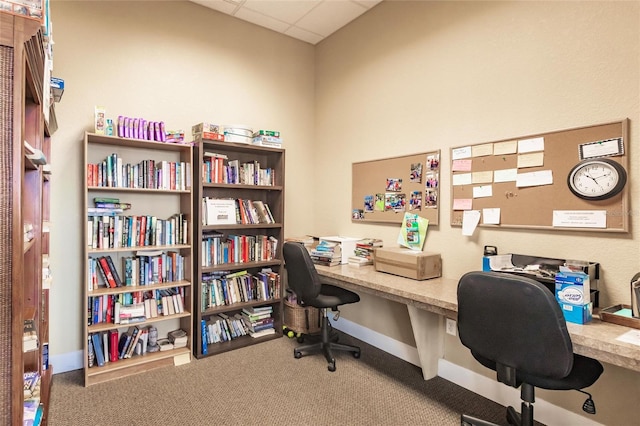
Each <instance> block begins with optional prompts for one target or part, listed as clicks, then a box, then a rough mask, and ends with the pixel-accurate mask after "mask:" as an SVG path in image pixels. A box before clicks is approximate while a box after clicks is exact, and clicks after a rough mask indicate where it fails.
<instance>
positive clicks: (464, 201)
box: [453, 198, 473, 210]
mask: <svg viewBox="0 0 640 426" xmlns="http://www.w3.org/2000/svg"><path fill="white" fill-rule="evenodd" d="M472 202H473V200H472V199H471V198H454V199H453V209H454V210H471V204H472Z"/></svg>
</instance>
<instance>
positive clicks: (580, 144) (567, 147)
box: [450, 119, 630, 232]
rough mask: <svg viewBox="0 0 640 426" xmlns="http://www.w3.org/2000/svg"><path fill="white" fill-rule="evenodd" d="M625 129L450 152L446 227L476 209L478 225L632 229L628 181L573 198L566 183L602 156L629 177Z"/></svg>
mask: <svg viewBox="0 0 640 426" xmlns="http://www.w3.org/2000/svg"><path fill="white" fill-rule="evenodd" d="M628 129H629V120H628V119H624V120H621V121H616V122H612V123H606V124H598V125H591V126H585V127H579V128H573V129H567V130H560V131H554V132H547V133H540V134H535V135H528V136H522V137H516V138H512V139H506V140H501V141H495V142H484V143H480V144H475V145H467V146H460V147H454V148H451V164H450V170H451V194H452V196H451V225H453V226H462V224H463V217H464V215H465V213H464V212H465V211H467V210H469V211H471V210H473V211H479V212H480V221H479V224H478V226H487V227H499V228H500V227H501V228H528V229H562V230H566V231H580V232H585V231H599V232H629V215H628V207H627V206H628V186H629V185H628V183H627V184H626V185H625V186H624V187H623V189H622V190H621V191H620V192H618V193H617V194H616V195H613V196H610V197H609V198H606V199H591V200H590V199H583V198H580V197H578V196H576V195H574V193H572V191H571V190H570V188H569V183H568V181H569V175H570V173H571V172H572V170H573V169H574V167H575V166H576V165H577V164H578V163H580V162H581V161H582V160H602V159H603V158H606V160H604V161H614V162H616V163H618V164H620V165H622V167H623V169H624V170H626V174H627V176H628V174H629V172H630V171H629V170H628V155H629V153H628V149H629V140H628ZM605 148H606V149H605ZM624 170H623V173H622V174H623V175H624ZM596 173H597V174H596ZM593 175H594V176H596V177H598V178H600V176H602V175H603V173H602V172H600V171H598V172H596V171H594V172H593ZM588 178H589V179H592V178H591V177H588ZM602 179H606V177H603V178H602ZM592 180H594V181H595V179H592ZM592 217H596V218H597V219H595V220H591V218H592Z"/></svg>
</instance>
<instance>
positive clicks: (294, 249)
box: [282, 242, 360, 371]
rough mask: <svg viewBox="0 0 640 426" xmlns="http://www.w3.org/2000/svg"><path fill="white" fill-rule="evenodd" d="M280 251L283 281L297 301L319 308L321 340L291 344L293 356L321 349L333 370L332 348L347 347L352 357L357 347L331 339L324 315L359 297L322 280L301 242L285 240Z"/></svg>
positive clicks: (329, 367) (358, 355)
mask: <svg viewBox="0 0 640 426" xmlns="http://www.w3.org/2000/svg"><path fill="white" fill-rule="evenodd" d="M282 253H283V256H284V260H285V268H286V270H287V284H288V286H289V288H290V289H291V290H293V292H294V293H295V294H296V296H297V297H298V302H299V303H302V304H304V305H306V306H313V307H315V308H318V309H321V310H322V323H321V325H320V337H321V340H320V341H319V342H317V343H312V344H307V345H302V346H299V347H297V348H295V349H294V350H293V356H294V357H295V358H302V357H303V356H304V355H308V354H311V353H315V352H320V351H321V352H322V353H323V354H324V356H325V358H326V360H327V362H328V363H329V365H328V367H327V368H328V370H329V371H335V370H336V360H335V358H334V356H333V350H339V351H347V352H350V353H351V354H352V355H353V356H354V357H355V358H360V348H359V347H357V346H352V345H344V344H341V343H338V342H336V341H332V337H331V334H330V329H331V326H330V325H329V318H328V316H327V309H331V310H332V311H337V312H338V313H339V311H338V307H339V306H341V305H346V304H348V303H357V302H359V301H360V296H358V295H357V294H356V293H354V292H352V291H349V290H347V289H344V288H341V287H336V286H333V285H330V284H325V283H322V281H321V280H320V276H319V275H318V272H317V271H316V267H315V265H314V264H313V261H312V260H311V256H310V255H309V252H308V251H307V249H306V248H305V247H304V246H303V245H302V244H300V243H294V242H286V243H284V245H283V246H282Z"/></svg>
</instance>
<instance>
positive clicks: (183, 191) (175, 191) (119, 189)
mask: <svg viewBox="0 0 640 426" xmlns="http://www.w3.org/2000/svg"><path fill="white" fill-rule="evenodd" d="M87 191H106V192H146V193H152V194H174V195H178V194H180V195H183V194H191V190H190V189H155V188H127V187H119V186H88V187H87Z"/></svg>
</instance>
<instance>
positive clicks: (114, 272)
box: [105, 256, 122, 287]
mask: <svg viewBox="0 0 640 426" xmlns="http://www.w3.org/2000/svg"><path fill="white" fill-rule="evenodd" d="M105 257H106V259H107V264H108V265H109V270H110V271H111V275H112V276H113V280H114V281H115V283H116V287H122V280H121V279H120V274H118V270H117V269H116V265H114V263H113V260H112V259H111V256H105Z"/></svg>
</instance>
